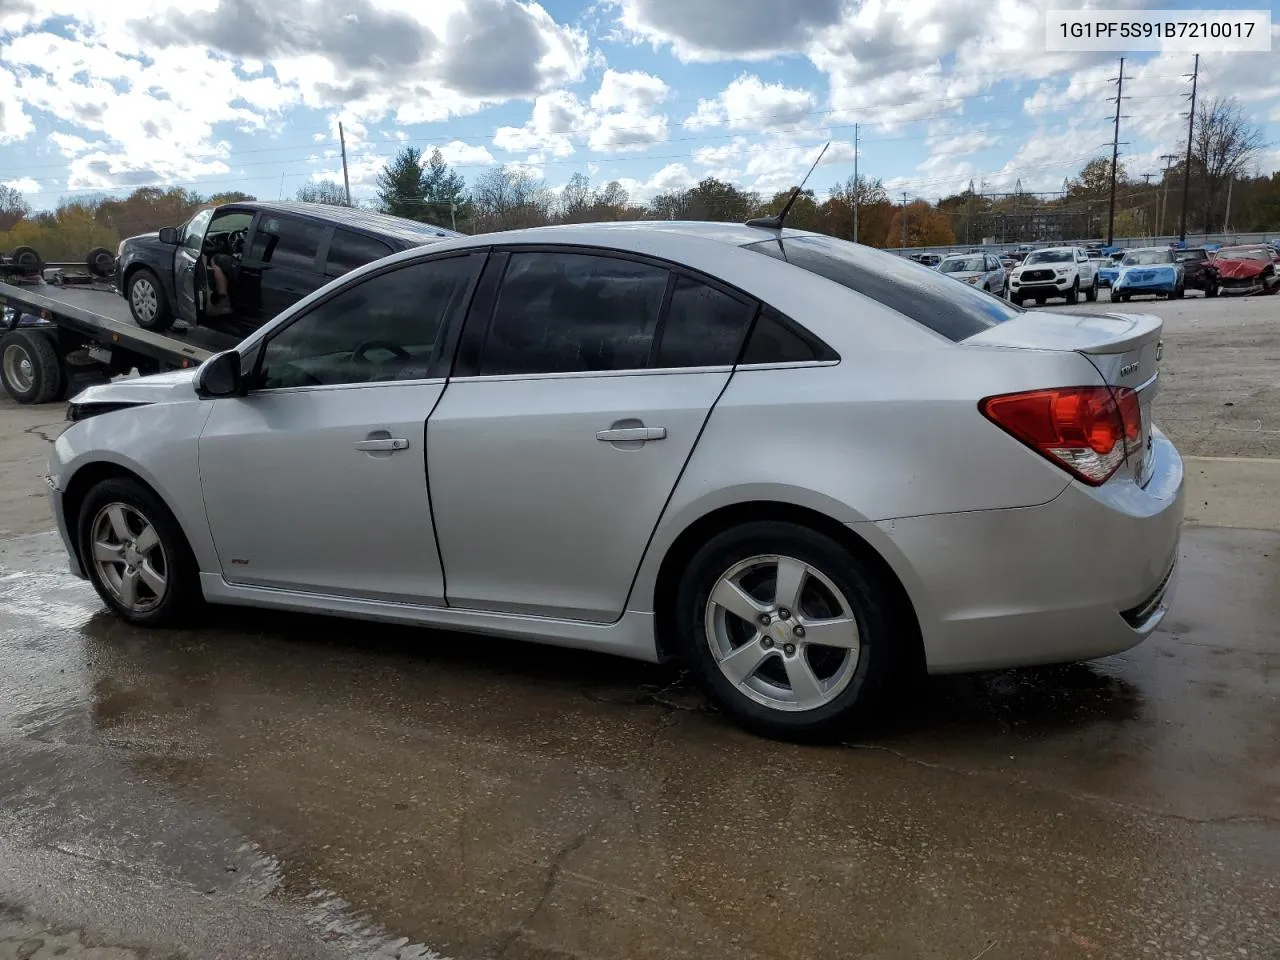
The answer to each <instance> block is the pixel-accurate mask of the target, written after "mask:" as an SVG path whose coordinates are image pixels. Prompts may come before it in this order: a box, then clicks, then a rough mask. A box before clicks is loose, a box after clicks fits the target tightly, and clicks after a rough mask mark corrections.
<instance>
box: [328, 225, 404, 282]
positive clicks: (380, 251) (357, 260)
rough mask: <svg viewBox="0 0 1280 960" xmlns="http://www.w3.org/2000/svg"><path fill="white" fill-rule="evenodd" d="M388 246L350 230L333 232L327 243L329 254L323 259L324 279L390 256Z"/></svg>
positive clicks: (338, 275) (389, 247)
mask: <svg viewBox="0 0 1280 960" xmlns="http://www.w3.org/2000/svg"><path fill="white" fill-rule="evenodd" d="M391 252H392V251H391V246H390V244H386V243H383V242H382V241H381V240H375V239H374V238H373V237H366V236H364V235H363V234H360V233H352V232H351V231H350V230H334V231H333V239H332V240H331V241H330V242H329V254H328V256H326V257H325V262H324V273H325V276H326V277H340V276H342V275H343V274H344V273H350V272H351V271H352V270H354V269H356V268H357V267H363V266H364V265H365V264H366V263H373V261H375V260H381V259H382V258H383V257H385V256H389V255H390V254H391Z"/></svg>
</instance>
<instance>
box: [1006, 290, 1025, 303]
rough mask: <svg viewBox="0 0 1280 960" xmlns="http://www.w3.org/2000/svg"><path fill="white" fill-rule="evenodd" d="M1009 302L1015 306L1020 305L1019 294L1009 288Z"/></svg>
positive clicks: (1020, 298)
mask: <svg viewBox="0 0 1280 960" xmlns="http://www.w3.org/2000/svg"><path fill="white" fill-rule="evenodd" d="M1009 302H1010V303H1012V304H1013V305H1014V306H1015V307H1020V306H1022V297H1021V295H1019V294H1016V293H1014V292H1013V291H1012V290H1011V291H1009Z"/></svg>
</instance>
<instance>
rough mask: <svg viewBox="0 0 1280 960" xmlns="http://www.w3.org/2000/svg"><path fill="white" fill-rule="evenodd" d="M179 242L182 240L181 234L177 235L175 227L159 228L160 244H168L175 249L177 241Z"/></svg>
mask: <svg viewBox="0 0 1280 960" xmlns="http://www.w3.org/2000/svg"><path fill="white" fill-rule="evenodd" d="M181 240H182V234H180V233H178V228H177V227H161V228H160V242H161V243H169V244H172V245H173V246H175V247H176V246H177V245H178V243H179V241H181Z"/></svg>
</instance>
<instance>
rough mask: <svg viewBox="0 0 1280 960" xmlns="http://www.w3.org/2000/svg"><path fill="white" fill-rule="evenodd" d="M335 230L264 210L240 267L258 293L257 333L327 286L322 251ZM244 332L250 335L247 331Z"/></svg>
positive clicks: (252, 323) (253, 319) (251, 321)
mask: <svg viewBox="0 0 1280 960" xmlns="http://www.w3.org/2000/svg"><path fill="white" fill-rule="evenodd" d="M332 232H333V227H332V226H329V225H328V224H324V223H320V222H319V221H316V220H308V219H306V218H305V217H291V216H286V215H284V214H279V213H275V212H272V211H266V210H264V211H263V212H262V214H261V215H260V216H259V217H258V219H257V222H256V223H255V224H254V228H253V232H252V235H251V236H250V238H249V247H248V250H247V251H246V252H245V255H244V260H243V262H242V263H241V267H240V270H241V273H242V274H243V275H244V276H245V278H246V282H247V283H249V284H251V285H252V286H254V287H256V288H257V290H258V297H257V313H256V315H253V314H250V315H249V316H248V317H247V318H246V321H247V323H248V324H249V325H250V326H251V327H252V328H254V329H256V328H257V327H259V326H261V325H262V324H264V323H266V322H267V321H268V320H270V319H271V318H272V317H275V316H277V315H278V314H280V313H281V312H282V311H283V310H284V309H285V308H286V307H291V306H293V305H294V304H295V303H297V302H298V301H299V300H301V299H302V298H303V297H305V296H306V295H307V294H309V293H311V292H313V291H314V290H316V289H318V288H319V287H320V286H321V285H322V284H323V282H324V271H323V265H322V262H321V251H322V250H323V249H325V247H326V246H327V245H328V243H329V239H330V236H331V235H332ZM244 332H246V333H247V332H249V331H248V330H246V331H244Z"/></svg>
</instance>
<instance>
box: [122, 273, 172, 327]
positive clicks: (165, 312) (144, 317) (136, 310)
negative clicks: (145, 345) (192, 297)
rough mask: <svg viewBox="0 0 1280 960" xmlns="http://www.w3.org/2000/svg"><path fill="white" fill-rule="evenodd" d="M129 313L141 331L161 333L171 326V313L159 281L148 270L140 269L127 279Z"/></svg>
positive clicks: (167, 299)
mask: <svg viewBox="0 0 1280 960" xmlns="http://www.w3.org/2000/svg"><path fill="white" fill-rule="evenodd" d="M127 292H128V295H129V312H130V313H132V314H133V319H134V320H135V321H136V322H137V324H138V326H140V327H141V328H142V329H143V330H152V331H154V332H156V333H163V332H164V331H165V330H168V329H169V328H170V327H171V326H173V312H172V311H171V310H170V308H169V298H168V297H166V296H165V293H164V288H163V287H162V286H161V285H160V280H159V278H158V277H156V275H155V274H154V273H152V272H151V271H150V270H147V269H145V268H144V269H142V270H139V271H138V272H137V273H135V274H133V275H132V276H131V277H130V278H129V284H128V290H127Z"/></svg>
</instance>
